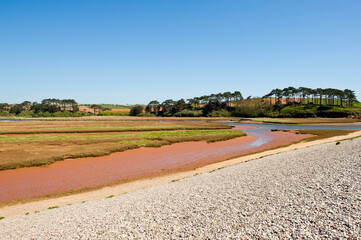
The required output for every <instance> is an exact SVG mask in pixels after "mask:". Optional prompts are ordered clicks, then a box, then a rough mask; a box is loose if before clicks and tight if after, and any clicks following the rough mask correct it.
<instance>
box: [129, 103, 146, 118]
mask: <svg viewBox="0 0 361 240" xmlns="http://www.w3.org/2000/svg"><path fill="white" fill-rule="evenodd" d="M143 110H144V107H143V106H141V105H135V106H133V107H132V108H131V109H130V112H129V115H130V116H138V115H139V114H141V113H143Z"/></svg>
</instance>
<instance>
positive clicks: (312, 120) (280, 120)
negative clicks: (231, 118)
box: [242, 118, 360, 124]
mask: <svg viewBox="0 0 361 240" xmlns="http://www.w3.org/2000/svg"><path fill="white" fill-rule="evenodd" d="M244 120H246V121H247V120H249V121H253V122H256V123H257V122H259V123H275V124H332V123H336V124H340V123H355V122H359V121H360V120H357V119H349V118H244V119H242V121H244Z"/></svg>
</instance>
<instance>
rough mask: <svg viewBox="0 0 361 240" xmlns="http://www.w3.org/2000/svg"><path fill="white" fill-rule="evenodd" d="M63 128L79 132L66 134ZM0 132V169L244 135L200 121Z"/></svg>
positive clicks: (57, 125)
mask: <svg viewBox="0 0 361 240" xmlns="http://www.w3.org/2000/svg"><path fill="white" fill-rule="evenodd" d="M80 126H83V127H80ZM65 129H66V130H69V131H70V130H71V131H73V130H76V131H77V132H70V133H66V132H64V130H65ZM165 129H166V131H164V130H165ZM93 130H96V131H95V132H92V131H93ZM109 130H111V131H112V132H109ZM31 131H32V132H31ZM57 131H60V132H57ZM123 131H126V132H123ZM0 132H2V134H0V146H1V151H0V170H6V169H14V168H21V167H30V166H41V165H46V164H51V163H53V162H55V161H60V160H64V159H67V158H80V157H95V156H103V155H108V154H110V153H113V152H120V151H125V150H128V149H135V148H139V147H160V146H163V145H167V144H172V143H177V142H185V141H208V142H214V141H222V140H228V139H232V138H236V137H240V136H245V134H244V133H242V132H240V131H236V130H230V129H229V126H225V125H221V124H218V123H204V122H201V123H186V122H184V123H183V122H182V123H179V122H178V123H173V122H165V123H159V122H108V121H105V122H99V121H94V122H89V121H85V122H48V121H47V122H6V123H4V122H2V123H1V124H0ZM10 132H12V133H13V134H9V133H10ZM15 132H16V134H14V133H15ZM37 132H42V133H37ZM50 132H51V133H50ZM24 133H26V134H24Z"/></svg>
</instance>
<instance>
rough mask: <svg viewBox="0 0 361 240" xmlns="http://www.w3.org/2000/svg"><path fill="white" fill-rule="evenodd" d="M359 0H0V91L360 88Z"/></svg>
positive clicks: (129, 94)
mask: <svg viewBox="0 0 361 240" xmlns="http://www.w3.org/2000/svg"><path fill="white" fill-rule="evenodd" d="M360 12H361V1H359V0H354V1H352V0H345V1H340V0H337V1H335V0H302V1H292V0H288V1H278V0H275V1H269V0H264V1H261V0H252V1H241V0H239V1H236V0H227V1H225V0H218V1H214V0H179V1H175V0H174V1H173V0H164V1H155V0H154V1H149V0H144V1H141V0H128V1H121V0H114V1H109V0H102V1H100V0H99V1H91V0H84V1H82V0H77V1H73V0H72V1H66V0H63V1H55V0H47V1H31V0H23V1H17V0H0V81H1V85H0V86H1V87H0V102H9V103H15V102H22V101H24V100H30V101H40V100H41V99H44V98H49V97H51V98H53V97H54V98H61V99H63V98H74V99H76V100H77V101H78V102H80V103H119V104H127V103H129V104H134V103H148V102H149V101H150V100H153V99H157V100H160V101H163V100H165V99H169V98H172V99H175V100H177V99H180V98H190V97H195V96H201V95H205V94H211V93H218V92H224V91H235V90H239V91H241V92H242V94H243V95H244V96H245V97H247V96H249V95H251V96H262V95H264V94H266V93H268V92H269V91H270V90H271V89H272V88H284V87H288V86H295V87H299V86H305V87H311V88H317V87H322V88H328V87H330V88H340V89H345V88H349V89H352V90H355V91H356V95H357V97H358V99H360V98H361V31H360V28H361V14H360Z"/></svg>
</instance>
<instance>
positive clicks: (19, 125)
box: [0, 121, 230, 134]
mask: <svg viewBox="0 0 361 240" xmlns="http://www.w3.org/2000/svg"><path fill="white" fill-rule="evenodd" d="M227 128H230V127H229V126H225V125H221V124H218V123H205V122H192V123H190V122H172V121H169V122H154V121H153V122H151V121H52V122H51V121H38V122H35V121H34V122H0V134H41V133H109V132H136V131H163V130H167V131H169V130H194V129H209V130H211V129H227Z"/></svg>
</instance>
